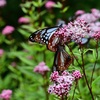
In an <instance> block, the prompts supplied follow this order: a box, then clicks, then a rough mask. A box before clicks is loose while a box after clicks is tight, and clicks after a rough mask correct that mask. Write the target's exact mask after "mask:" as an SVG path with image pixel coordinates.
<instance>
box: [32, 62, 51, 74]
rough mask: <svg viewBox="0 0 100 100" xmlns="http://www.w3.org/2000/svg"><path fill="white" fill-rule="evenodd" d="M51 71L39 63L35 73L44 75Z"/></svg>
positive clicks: (42, 63)
mask: <svg viewBox="0 0 100 100" xmlns="http://www.w3.org/2000/svg"><path fill="white" fill-rule="evenodd" d="M48 71H50V69H49V68H48V66H46V65H45V63H44V62H41V63H39V64H38V65H37V66H36V67H35V68H34V72H37V73H40V74H42V75H44V74H46V72H48Z"/></svg>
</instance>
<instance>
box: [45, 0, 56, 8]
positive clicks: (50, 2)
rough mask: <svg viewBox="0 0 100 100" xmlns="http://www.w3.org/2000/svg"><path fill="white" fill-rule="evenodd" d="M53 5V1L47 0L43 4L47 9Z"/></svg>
mask: <svg viewBox="0 0 100 100" xmlns="http://www.w3.org/2000/svg"><path fill="white" fill-rule="evenodd" d="M54 5H55V2H53V1H50V0H48V1H47V2H46V4H45V7H46V8H47V9H51V8H52V7H54Z"/></svg>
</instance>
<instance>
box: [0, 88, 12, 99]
mask: <svg viewBox="0 0 100 100" xmlns="http://www.w3.org/2000/svg"><path fill="white" fill-rule="evenodd" d="M11 95H12V90H9V89H8V90H3V91H2V93H1V94H0V98H2V99H4V100H10V98H11Z"/></svg>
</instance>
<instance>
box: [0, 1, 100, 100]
mask: <svg viewBox="0 0 100 100" xmlns="http://www.w3.org/2000/svg"><path fill="white" fill-rule="evenodd" d="M46 2H47V0H6V4H5V6H3V7H0V49H2V50H4V53H3V54H2V56H0V93H1V91H2V90H3V89H11V90H12V91H13V94H12V97H11V100H59V99H58V98H57V97H56V96H53V95H49V94H48V95H49V97H48V98H49V99H47V97H46V95H47V94H46V93H45V92H46V91H45V89H44V87H45V83H46V82H48V81H49V76H50V73H51V72H49V73H48V74H47V78H43V77H42V76H41V75H39V74H37V73H34V72H33V69H34V67H35V66H36V65H37V64H38V63H39V62H42V61H45V62H46V64H47V65H48V66H49V68H50V69H51V68H52V64H53V59H54V52H51V51H49V50H47V48H46V46H45V45H44V46H43V45H40V44H31V43H29V41H28V37H29V35H30V34H31V33H33V32H34V31H36V30H38V29H41V28H44V27H49V26H55V25H56V22H57V20H58V19H62V20H64V21H65V22H66V23H67V22H68V19H69V17H72V16H73V15H74V13H75V12H76V11H77V10H84V11H86V12H90V10H91V9H92V8H96V9H100V0H54V2H55V3H56V6H55V7H54V8H52V9H47V8H46V7H45V3H46ZM22 16H23V17H27V18H29V20H30V21H29V23H19V22H18V19H19V18H20V17H22ZM7 25H10V26H13V27H14V28H15V30H14V31H13V32H12V33H11V34H9V35H4V34H2V30H3V29H4V28H5V26H7ZM95 44H96V43H95V41H92V43H91V45H90V46H89V48H92V49H93V50H94V53H95ZM66 50H67V51H68V53H70V52H69V49H68V48H67V47H66ZM73 51H75V52H76V53H78V52H79V51H78V47H77V46H76V47H75V48H74V49H73ZM99 53H100V50H99ZM76 55H77V54H76ZM94 55H95V54H94ZM86 57H87V56H86ZM88 57H89V58H92V54H89V55H88ZM99 58H100V57H99ZM80 62H81V61H80ZM94 62H95V58H92V59H86V72H87V76H88V80H90V79H89V78H90V76H91V70H92V68H93V64H94ZM99 67H100V59H98V63H97V66H96V73H95V74H94V79H96V80H95V81H94V83H97V84H93V86H94V88H93V92H94V95H95V97H96V99H95V100H100V90H99V88H100V82H99V79H100V74H99V73H100V68H99ZM72 69H73V67H72ZM74 69H79V70H80V68H79V66H78V65H77V64H76V67H75V68H74ZM85 86H86V85H85V81H84V79H81V80H80V81H79V86H78V88H77V90H76V94H75V99H74V100H92V99H91V96H90V94H89V91H88V89H87V87H85ZM47 87H48V86H46V88H47ZM97 89H98V91H97ZM72 93H73V88H72V91H71V93H70V95H71V96H72ZM69 100H71V99H69Z"/></svg>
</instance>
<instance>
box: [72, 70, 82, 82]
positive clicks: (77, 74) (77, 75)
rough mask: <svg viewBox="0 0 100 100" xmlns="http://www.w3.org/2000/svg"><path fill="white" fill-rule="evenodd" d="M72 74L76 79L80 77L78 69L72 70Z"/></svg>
mask: <svg viewBox="0 0 100 100" xmlns="http://www.w3.org/2000/svg"><path fill="white" fill-rule="evenodd" d="M72 76H73V77H74V78H75V79H76V80H78V79H80V78H81V77H82V75H81V73H80V71H78V70H76V71H74V72H73V73H72Z"/></svg>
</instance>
